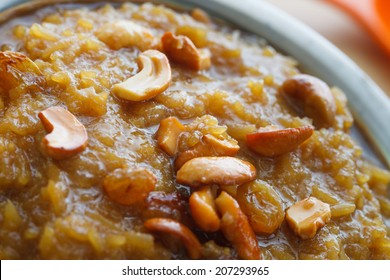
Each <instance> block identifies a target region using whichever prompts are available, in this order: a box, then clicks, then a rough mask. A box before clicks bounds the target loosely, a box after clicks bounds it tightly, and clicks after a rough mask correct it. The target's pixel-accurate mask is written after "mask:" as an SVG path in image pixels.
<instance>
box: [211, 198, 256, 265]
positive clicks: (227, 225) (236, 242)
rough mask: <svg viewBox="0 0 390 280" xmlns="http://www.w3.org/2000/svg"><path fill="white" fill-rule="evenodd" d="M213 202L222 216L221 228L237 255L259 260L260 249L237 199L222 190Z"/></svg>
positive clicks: (242, 257)
mask: <svg viewBox="0 0 390 280" xmlns="http://www.w3.org/2000/svg"><path fill="white" fill-rule="evenodd" d="M215 204H216V205H217V209H218V211H219V213H220V214H221V216H222V219H221V230H222V232H223V234H224V236H225V237H226V239H227V240H229V241H230V243H232V245H233V247H234V248H235V249H236V250H237V253H238V256H239V257H240V258H241V259H244V260H260V259H261V258H262V257H261V251H260V247H259V244H258V243H257V239H256V236H255V233H254V232H253V230H252V228H251V226H250V225H249V222H248V218H247V217H246V216H245V214H244V213H243V212H242V211H241V209H240V206H239V205H238V203H237V201H236V200H235V199H234V198H233V197H231V196H230V195H229V194H227V193H226V192H224V191H223V192H221V194H220V195H219V196H218V198H217V199H216V200H215Z"/></svg>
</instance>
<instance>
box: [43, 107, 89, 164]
mask: <svg viewBox="0 0 390 280" xmlns="http://www.w3.org/2000/svg"><path fill="white" fill-rule="evenodd" d="M38 117H39V118H40V120H41V122H42V125H43V127H44V128H45V130H46V131H47V132H48V133H49V134H47V135H46V136H45V137H44V138H43V139H42V146H43V149H44V150H45V152H46V153H47V154H48V155H49V156H50V157H52V158H54V159H57V160H59V159H65V158H69V157H71V156H74V155H76V154H78V153H80V152H81V151H83V150H84V149H85V148H86V147H87V142H88V135H87V131H86V129H85V127H84V125H83V124H82V123H80V122H79V121H78V120H77V118H76V117H75V116H74V115H73V114H72V113H70V112H69V111H68V110H65V109H64V108H62V107H58V106H54V107H50V108H48V109H46V110H44V111H42V112H40V113H39V114H38Z"/></svg>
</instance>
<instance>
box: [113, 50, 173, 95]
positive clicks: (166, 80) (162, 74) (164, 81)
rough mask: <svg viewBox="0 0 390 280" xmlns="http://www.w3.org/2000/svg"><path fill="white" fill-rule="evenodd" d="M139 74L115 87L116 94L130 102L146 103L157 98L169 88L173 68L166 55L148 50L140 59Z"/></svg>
mask: <svg viewBox="0 0 390 280" xmlns="http://www.w3.org/2000/svg"><path fill="white" fill-rule="evenodd" d="M138 65H139V68H140V69H141V71H140V72H138V74H136V75H134V76H133V77H130V78H129V79H127V80H126V81H124V82H122V83H119V84H116V85H114V87H113V92H114V94H115V95H116V96H117V97H119V98H121V99H124V100H128V101H144V100H148V99H150V98H153V97H155V96H156V95H158V94H160V93H162V92H163V91H164V90H166V89H167V88H168V87H169V84H170V82H171V66H170V65H169V61H168V59H167V57H166V56H165V54H163V53H161V52H159V51H156V50H148V51H145V52H143V53H142V54H140V56H139V57H138Z"/></svg>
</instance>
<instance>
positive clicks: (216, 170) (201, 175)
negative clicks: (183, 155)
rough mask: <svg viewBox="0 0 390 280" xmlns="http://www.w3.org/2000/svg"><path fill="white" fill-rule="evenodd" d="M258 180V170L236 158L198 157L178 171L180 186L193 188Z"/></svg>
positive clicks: (177, 176) (239, 183) (177, 178)
mask: <svg viewBox="0 0 390 280" xmlns="http://www.w3.org/2000/svg"><path fill="white" fill-rule="evenodd" d="M255 178H256V168H255V167H254V166H253V165H252V164H251V163H250V162H247V161H244V160H241V159H238V158H235V157H198V158H194V159H191V160H189V161H187V162H186V163H185V164H184V165H183V166H182V167H181V168H180V169H179V171H177V175H176V180H177V182H178V183H179V184H183V185H186V186H191V187H200V186H204V185H213V184H216V185H241V184H243V183H246V182H249V181H252V180H254V179H255Z"/></svg>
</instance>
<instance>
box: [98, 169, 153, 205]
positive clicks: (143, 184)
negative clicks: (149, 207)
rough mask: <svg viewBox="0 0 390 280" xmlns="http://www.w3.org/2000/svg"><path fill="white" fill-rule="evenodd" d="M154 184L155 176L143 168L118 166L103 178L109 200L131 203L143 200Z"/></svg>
mask: <svg viewBox="0 0 390 280" xmlns="http://www.w3.org/2000/svg"><path fill="white" fill-rule="evenodd" d="M156 184H157V178H156V176H155V175H154V174H153V173H152V172H150V171H149V170H147V169H145V168H137V169H129V168H120V169H116V170H114V171H113V172H111V173H110V174H108V175H107V176H106V177H105V178H104V181H103V188H104V190H105V192H106V193H107V195H108V196H109V198H110V199H111V200H113V201H115V202H117V203H119V204H122V205H132V204H135V203H139V202H143V201H144V200H145V198H146V197H147V195H148V194H149V192H151V191H153V190H154V188H155V187H156Z"/></svg>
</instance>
